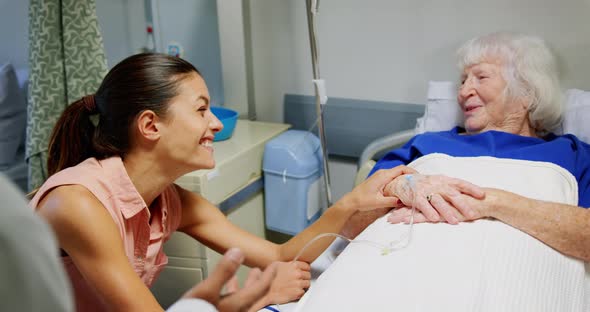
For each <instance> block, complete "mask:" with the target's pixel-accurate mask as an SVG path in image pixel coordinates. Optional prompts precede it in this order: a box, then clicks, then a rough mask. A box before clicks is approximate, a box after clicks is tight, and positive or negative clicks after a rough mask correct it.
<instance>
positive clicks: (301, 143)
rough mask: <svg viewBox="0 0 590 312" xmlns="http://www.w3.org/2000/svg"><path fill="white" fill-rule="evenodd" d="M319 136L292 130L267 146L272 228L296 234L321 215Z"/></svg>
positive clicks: (265, 161)
mask: <svg viewBox="0 0 590 312" xmlns="http://www.w3.org/2000/svg"><path fill="white" fill-rule="evenodd" d="M322 161H323V159H322V150H321V148H320V140H319V139H318V138H317V137H316V136H315V135H314V134H313V133H310V132H307V131H300V130H289V131H286V132H284V133H282V134H281V135H279V136H277V137H276V138H274V139H272V140H270V141H268V142H267V143H266V145H265V148H264V156H263V161H262V170H263V171H264V204H265V212H266V216H265V219H266V227H267V228H268V229H269V230H273V231H277V232H281V233H285V234H290V235H295V234H297V233H299V232H301V231H302V230H303V229H305V228H306V227H307V226H309V225H310V224H311V223H312V222H313V221H315V220H316V219H317V218H319V216H320V214H321V211H322V208H323V207H324V206H325V205H326V198H325V190H324V186H323V179H321V177H322V175H323V170H322Z"/></svg>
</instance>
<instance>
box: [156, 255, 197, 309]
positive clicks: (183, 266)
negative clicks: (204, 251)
mask: <svg viewBox="0 0 590 312" xmlns="http://www.w3.org/2000/svg"><path fill="white" fill-rule="evenodd" d="M203 265H204V263H203V261H202V260H201V259H190V258H175V257H169V258H168V265H167V266H166V268H164V270H163V271H162V273H160V276H159V277H158V278H157V279H156V282H155V283H154V284H153V285H152V287H151V291H152V293H153V294H154V296H155V297H156V299H157V300H158V302H159V303H160V305H161V306H162V307H163V308H164V309H167V308H168V307H169V306H170V305H172V304H173V303H174V302H176V301H177V300H178V299H179V298H180V297H181V296H182V295H183V294H184V293H185V292H186V291H187V290H189V289H190V288H192V287H193V286H194V285H196V284H198V283H200V282H201V281H202V280H203V269H202V267H203Z"/></svg>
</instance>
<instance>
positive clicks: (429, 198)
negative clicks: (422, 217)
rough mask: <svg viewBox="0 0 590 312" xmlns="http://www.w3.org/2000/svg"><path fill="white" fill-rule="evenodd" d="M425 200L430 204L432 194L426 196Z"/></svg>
mask: <svg viewBox="0 0 590 312" xmlns="http://www.w3.org/2000/svg"><path fill="white" fill-rule="evenodd" d="M426 200H427V201H428V202H430V201H431V200H432V194H428V195H426Z"/></svg>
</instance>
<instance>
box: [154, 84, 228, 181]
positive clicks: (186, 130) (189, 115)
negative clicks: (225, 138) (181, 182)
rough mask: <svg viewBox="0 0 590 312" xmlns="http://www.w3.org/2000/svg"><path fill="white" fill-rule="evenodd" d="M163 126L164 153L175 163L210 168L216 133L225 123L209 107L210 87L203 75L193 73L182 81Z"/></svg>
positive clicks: (196, 167)
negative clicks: (208, 88) (208, 87)
mask: <svg viewBox="0 0 590 312" xmlns="http://www.w3.org/2000/svg"><path fill="white" fill-rule="evenodd" d="M178 92H179V93H178V95H177V96H176V97H175V98H174V99H172V101H171V103H170V106H169V108H168V116H167V122H166V125H165V127H164V128H163V133H162V138H161V140H160V141H161V142H162V145H163V146H164V153H165V154H166V155H167V158H168V159H169V160H171V161H173V163H174V164H178V165H181V166H182V167H185V166H186V167H188V168H190V169H192V170H197V169H211V168H213V167H214V166H215V159H214V158H213V137H214V135H215V133H216V132H218V131H221V129H222V128H223V125H222V124H221V122H220V121H219V119H217V117H215V115H213V113H212V112H211V110H210V108H209V99H210V98H209V91H208V90H207V85H206V84H205V81H204V80H203V78H202V77H201V76H199V75H197V74H196V73H195V74H191V75H190V76H189V77H186V78H184V79H183V80H182V81H181V82H180V86H179V89H178Z"/></svg>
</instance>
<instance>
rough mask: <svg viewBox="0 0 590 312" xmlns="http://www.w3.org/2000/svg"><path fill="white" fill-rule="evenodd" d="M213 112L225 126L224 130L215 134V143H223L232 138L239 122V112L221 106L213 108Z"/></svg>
mask: <svg viewBox="0 0 590 312" xmlns="http://www.w3.org/2000/svg"><path fill="white" fill-rule="evenodd" d="M211 112H212V113H213V115H215V117H217V119H219V121H221V123H222V124H223V129H222V130H221V131H219V132H217V133H215V138H214V139H213V141H214V142H216V141H223V140H227V139H229V138H231V136H232V134H233V133H234V129H235V128H236V122H237V121H238V112H236V111H235V110H232V109H229V108H224V107H219V106H211Z"/></svg>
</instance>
